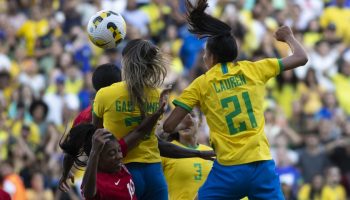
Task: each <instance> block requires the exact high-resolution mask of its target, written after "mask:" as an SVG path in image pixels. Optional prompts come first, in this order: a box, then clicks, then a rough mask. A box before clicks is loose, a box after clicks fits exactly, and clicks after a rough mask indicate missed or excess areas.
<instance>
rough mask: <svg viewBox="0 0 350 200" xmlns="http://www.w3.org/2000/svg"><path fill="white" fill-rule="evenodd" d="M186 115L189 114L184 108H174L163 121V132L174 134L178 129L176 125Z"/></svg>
mask: <svg viewBox="0 0 350 200" xmlns="http://www.w3.org/2000/svg"><path fill="white" fill-rule="evenodd" d="M188 113H189V112H188V111H187V110H185V109H184V108H182V107H180V106H176V108H175V109H174V110H173V111H172V112H171V114H170V115H169V117H168V118H167V119H166V120H165V122H164V124H163V130H164V131H165V132H167V133H174V132H176V129H179V127H178V125H179V124H180V123H181V121H182V120H183V119H184V118H185V116H186V115H187V114H188Z"/></svg>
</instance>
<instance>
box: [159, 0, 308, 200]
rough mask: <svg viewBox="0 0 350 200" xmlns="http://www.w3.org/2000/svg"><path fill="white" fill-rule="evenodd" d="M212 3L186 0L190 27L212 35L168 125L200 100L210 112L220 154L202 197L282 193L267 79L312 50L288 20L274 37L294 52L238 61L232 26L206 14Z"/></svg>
mask: <svg viewBox="0 0 350 200" xmlns="http://www.w3.org/2000/svg"><path fill="white" fill-rule="evenodd" d="M207 7H208V3H207V0H198V1H197V3H196V5H195V6H193V5H192V4H191V3H190V1H189V0H187V9H188V16H187V20H188V22H189V25H190V28H189V30H190V31H191V32H192V33H194V34H196V35H199V37H201V38H204V37H207V38H208V40H207V43H206V47H205V53H204V56H203V58H204V62H205V64H206V66H207V68H208V71H207V72H206V73H205V74H203V75H202V76H200V77H198V78H197V79H195V80H194V81H193V82H192V83H191V84H190V85H189V86H188V87H187V88H186V89H185V90H184V91H183V93H182V94H181V95H180V97H179V98H177V99H175V100H174V102H173V103H174V104H175V105H176V108H175V109H174V110H173V112H172V113H171V114H170V116H169V117H168V118H167V120H166V121H165V123H164V126H163V128H164V131H166V132H172V131H173V129H174V128H175V127H176V126H177V125H178V124H179V123H180V122H181V120H182V119H183V118H184V117H185V116H186V115H187V113H189V112H190V111H191V110H192V108H193V107H195V106H197V105H198V106H200V108H201V110H202V111H203V113H204V114H205V115H206V118H207V122H208V125H209V128H210V142H211V145H212V147H213V149H214V150H215V153H216V155H217V160H216V161H214V164H213V168H212V170H211V172H210V174H209V176H208V178H207V180H206V182H205V183H204V184H203V186H202V187H201V188H200V189H199V191H198V198H199V199H200V200H206V199H215V200H218V199H240V198H242V197H244V196H248V198H249V199H283V194H282V192H281V187H280V183H279V179H278V176H277V175H276V172H275V163H274V162H273V160H272V157H271V155H270V151H269V144H268V142H267V139H266V136H265V133H264V116H263V102H264V95H265V83H266V82H267V81H268V80H269V79H270V78H272V77H274V76H277V75H278V74H279V73H281V72H282V71H283V70H290V69H293V68H296V67H298V66H301V65H304V64H305V63H306V62H307V60H308V59H307V55H306V53H305V51H304V49H303V47H302V46H301V45H300V44H299V42H298V41H297V40H296V39H295V38H294V36H293V33H292V31H291V29H290V28H289V27H286V26H283V27H280V28H279V29H278V30H277V31H276V33H275V37H276V39H277V40H278V41H281V42H286V43H287V44H288V45H289V46H290V48H291V49H292V51H293V54H292V55H290V56H288V57H285V58H282V59H275V58H270V59H263V60H260V61H257V62H250V61H239V62H235V61H234V60H235V59H236V57H237V54H238V48H237V44H236V41H235V38H234V37H233V35H232V34H231V28H230V26H229V25H227V24H226V23H224V22H221V21H220V20H218V19H215V18H213V17H211V16H209V15H208V14H206V13H205V9H206V8H207Z"/></svg>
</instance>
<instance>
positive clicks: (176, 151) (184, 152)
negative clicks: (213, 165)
mask: <svg viewBox="0 0 350 200" xmlns="http://www.w3.org/2000/svg"><path fill="white" fill-rule="evenodd" d="M158 148H159V151H160V155H161V156H163V157H167V158H193V157H199V158H203V159H205V160H214V157H215V153H214V151H199V150H194V149H187V148H183V147H180V146H177V145H175V144H173V143H171V142H167V141H164V140H162V139H159V138H158Z"/></svg>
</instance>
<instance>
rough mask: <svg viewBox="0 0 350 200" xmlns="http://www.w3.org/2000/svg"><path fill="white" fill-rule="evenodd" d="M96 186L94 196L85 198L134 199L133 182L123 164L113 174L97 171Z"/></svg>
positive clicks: (93, 199)
mask: <svg viewBox="0 0 350 200" xmlns="http://www.w3.org/2000/svg"><path fill="white" fill-rule="evenodd" d="M96 188H97V193H96V196H95V197H94V198H92V199H88V198H86V199H87V200H102V199H106V200H110V199H118V200H136V194H135V186H134V182H133V181H132V178H131V175H130V173H129V172H128V170H127V169H126V167H125V166H122V168H121V169H120V171H119V172H116V173H113V174H110V173H102V172H97V177H96Z"/></svg>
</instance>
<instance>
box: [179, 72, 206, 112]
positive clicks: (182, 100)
mask: <svg viewBox="0 0 350 200" xmlns="http://www.w3.org/2000/svg"><path fill="white" fill-rule="evenodd" d="M202 79H203V75H202V76H200V77H198V78H197V79H195V80H194V81H193V82H192V83H191V84H190V85H189V86H188V87H187V88H186V89H185V90H184V91H183V92H182V94H181V95H180V96H179V97H178V98H176V99H175V100H174V101H173V104H174V105H175V106H179V107H181V108H183V109H185V110H187V111H188V112H191V111H192V109H193V108H194V107H195V106H196V105H198V104H199V103H200V90H199V89H200V82H201V80H202Z"/></svg>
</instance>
